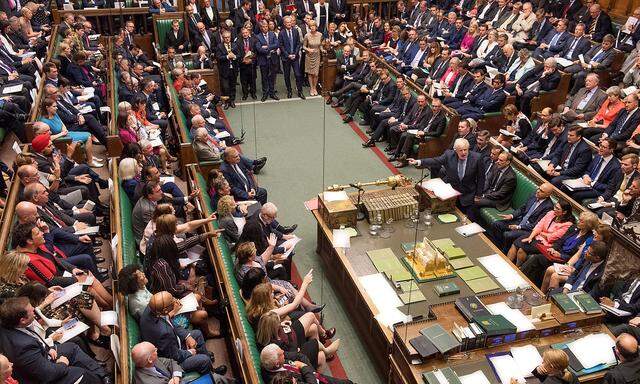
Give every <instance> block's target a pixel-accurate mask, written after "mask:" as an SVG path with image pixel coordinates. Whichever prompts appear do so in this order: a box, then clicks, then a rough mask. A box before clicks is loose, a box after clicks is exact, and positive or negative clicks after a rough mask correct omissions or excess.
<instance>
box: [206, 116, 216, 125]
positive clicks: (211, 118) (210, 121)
mask: <svg viewBox="0 0 640 384" xmlns="http://www.w3.org/2000/svg"><path fill="white" fill-rule="evenodd" d="M205 120H207V122H208V123H209V124H215V123H216V118H215V117H211V116H209V117H207V118H206V119H205Z"/></svg>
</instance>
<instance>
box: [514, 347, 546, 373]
mask: <svg viewBox="0 0 640 384" xmlns="http://www.w3.org/2000/svg"><path fill="white" fill-rule="evenodd" d="M511 356H513V360H515V362H516V364H517V365H518V368H519V369H520V373H521V374H522V376H524V377H532V376H533V374H532V373H531V372H533V370H534V369H536V367H537V366H538V365H540V364H542V356H540V352H538V349H537V348H536V347H534V346H533V345H531V344H529V345H525V346H524V347H511Z"/></svg>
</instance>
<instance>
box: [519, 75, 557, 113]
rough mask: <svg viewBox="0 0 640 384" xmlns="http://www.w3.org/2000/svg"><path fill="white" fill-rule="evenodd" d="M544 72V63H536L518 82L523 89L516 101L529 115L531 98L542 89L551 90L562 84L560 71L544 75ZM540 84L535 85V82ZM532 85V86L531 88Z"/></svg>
mask: <svg viewBox="0 0 640 384" xmlns="http://www.w3.org/2000/svg"><path fill="white" fill-rule="evenodd" d="M543 72H544V64H539V65H536V66H535V67H534V68H531V69H530V70H528V71H527V72H525V74H524V75H522V77H520V79H518V81H517V82H516V83H517V84H519V85H520V88H521V89H522V92H523V93H522V95H518V96H517V97H516V103H517V104H518V105H519V106H520V110H521V111H522V112H523V113H524V114H525V115H527V116H531V100H533V98H534V97H536V96H538V95H539V94H540V91H544V92H551V91H554V90H556V89H557V88H558V85H559V84H560V77H561V75H560V72H558V71H557V70H555V71H553V72H551V73H549V74H547V75H545V76H544V77H543V76H542V74H543ZM536 82H537V83H538V85H537V86H536V85H534V83H536ZM530 86H531V88H529V87H530Z"/></svg>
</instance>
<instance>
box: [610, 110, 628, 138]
mask: <svg viewBox="0 0 640 384" xmlns="http://www.w3.org/2000/svg"><path fill="white" fill-rule="evenodd" d="M623 112H624V117H623V118H621V119H618V121H616V129H614V130H613V134H614V135H619V134H620V132H621V131H622V127H623V126H624V123H626V122H627V117H628V115H629V112H627V110H626V109H625V110H624V111H623ZM620 117H622V116H620Z"/></svg>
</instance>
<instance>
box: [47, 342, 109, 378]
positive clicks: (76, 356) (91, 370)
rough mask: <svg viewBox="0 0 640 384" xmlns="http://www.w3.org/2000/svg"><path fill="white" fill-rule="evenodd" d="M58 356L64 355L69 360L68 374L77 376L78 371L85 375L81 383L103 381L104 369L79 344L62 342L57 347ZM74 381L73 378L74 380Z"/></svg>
mask: <svg viewBox="0 0 640 384" xmlns="http://www.w3.org/2000/svg"><path fill="white" fill-rule="evenodd" d="M57 351H58V356H64V357H66V358H67V359H68V360H69V370H70V372H69V374H68V375H67V376H70V377H74V376H75V377H76V380H77V377H79V375H78V376H76V375H77V374H78V373H80V374H81V375H82V376H83V380H82V381H81V383H92V384H93V383H101V382H102V380H101V378H102V377H104V376H106V372H105V371H104V369H103V368H102V367H101V366H100V365H99V364H98V362H96V361H95V360H94V359H92V358H90V357H89V356H87V354H86V353H84V352H83V351H82V350H81V349H80V347H78V345H77V344H74V343H62V344H59V345H58V347H57ZM72 382H73V380H72Z"/></svg>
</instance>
